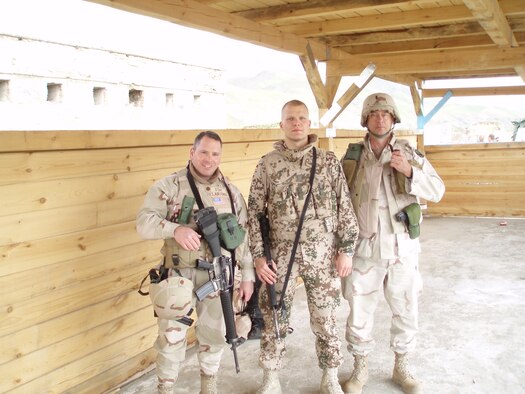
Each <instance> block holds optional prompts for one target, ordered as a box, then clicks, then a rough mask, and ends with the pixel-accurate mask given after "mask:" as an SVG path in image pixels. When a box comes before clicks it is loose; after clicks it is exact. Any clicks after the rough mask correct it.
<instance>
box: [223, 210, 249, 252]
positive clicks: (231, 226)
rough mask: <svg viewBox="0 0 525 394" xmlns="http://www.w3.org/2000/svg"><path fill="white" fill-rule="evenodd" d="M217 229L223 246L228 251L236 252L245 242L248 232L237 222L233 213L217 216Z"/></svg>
mask: <svg viewBox="0 0 525 394" xmlns="http://www.w3.org/2000/svg"><path fill="white" fill-rule="evenodd" d="M217 227H218V229H219V237H220V239H221V245H222V247H223V248H224V249H226V250H234V249H235V248H237V246H239V245H240V244H241V243H242V242H243V241H244V236H245V235H246V230H244V229H243V228H242V227H241V226H240V225H239V223H238V222H237V217H236V216H235V215H234V214H233V213H221V214H219V215H217Z"/></svg>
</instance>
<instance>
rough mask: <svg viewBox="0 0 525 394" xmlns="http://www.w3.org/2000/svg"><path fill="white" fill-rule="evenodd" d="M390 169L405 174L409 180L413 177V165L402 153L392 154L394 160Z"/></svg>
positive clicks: (397, 151)
mask: <svg viewBox="0 0 525 394" xmlns="http://www.w3.org/2000/svg"><path fill="white" fill-rule="evenodd" d="M390 167H392V168H394V169H396V170H397V171H399V172H401V173H402V174H404V175H405V176H406V177H407V178H410V177H412V165H411V164H410V163H409V162H408V160H407V158H406V157H405V155H404V154H403V153H401V151H399V150H395V151H393V152H392V159H391V160H390Z"/></svg>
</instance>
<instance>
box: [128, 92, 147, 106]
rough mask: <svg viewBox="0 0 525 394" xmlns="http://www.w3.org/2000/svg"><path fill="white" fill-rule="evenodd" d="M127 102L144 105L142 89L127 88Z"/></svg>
mask: <svg viewBox="0 0 525 394" xmlns="http://www.w3.org/2000/svg"><path fill="white" fill-rule="evenodd" d="M129 103H130V104H131V105H133V106H134V107H142V106H143V105H144V92H143V91H142V90H137V89H130V90H129Z"/></svg>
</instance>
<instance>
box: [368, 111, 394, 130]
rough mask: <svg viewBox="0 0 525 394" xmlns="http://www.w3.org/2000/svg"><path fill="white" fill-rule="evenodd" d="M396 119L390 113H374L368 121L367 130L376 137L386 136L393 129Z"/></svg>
mask: <svg viewBox="0 0 525 394" xmlns="http://www.w3.org/2000/svg"><path fill="white" fill-rule="evenodd" d="M393 123H394V118H393V117H392V115H391V114H390V112H388V111H372V112H370V115H368V118H367V120H366V126H367V129H368V130H370V131H371V132H372V133H374V134H376V135H386V134H388V133H389V132H390V130H391V129H392V124H393Z"/></svg>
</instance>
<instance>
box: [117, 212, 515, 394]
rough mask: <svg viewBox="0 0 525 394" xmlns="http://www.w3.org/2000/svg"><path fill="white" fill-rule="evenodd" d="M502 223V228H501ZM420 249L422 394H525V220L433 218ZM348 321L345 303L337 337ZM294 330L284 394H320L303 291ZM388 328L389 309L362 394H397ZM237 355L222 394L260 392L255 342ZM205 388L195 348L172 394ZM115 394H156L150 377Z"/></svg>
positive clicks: (228, 364)
mask: <svg viewBox="0 0 525 394" xmlns="http://www.w3.org/2000/svg"><path fill="white" fill-rule="evenodd" d="M503 220H506V222H507V225H506V226H503V225H500V223H501V222H502V221H503ZM421 243H422V249H423V252H422V254H421V259H420V267H421V272H422V276H423V282H424V288H423V294H422V296H421V298H420V332H419V335H418V345H417V350H416V352H415V353H414V354H413V356H412V357H411V365H412V372H413V373H414V375H415V376H416V377H417V378H419V379H420V380H422V381H423V382H424V387H425V392H426V393H427V394H429V393H430V394H441V393H443V394H455V393H461V394H466V393H476V394H477V393H491V394H500V393H505V394H507V393H525V340H524V335H525V328H524V327H525V220H524V219H499V218H497V219H492V218H488V219H487V218H431V217H427V218H425V220H424V222H423V225H422V235H421ZM347 313H348V305H346V304H345V303H343V305H342V307H341V312H340V315H339V316H340V318H339V328H340V336H341V338H344V327H345V319H346V316H347ZM291 326H292V327H293V328H294V330H295V331H294V332H293V334H291V335H289V336H288V338H287V346H288V353H287V359H286V364H285V365H286V366H285V369H284V370H283V371H282V372H281V374H280V376H281V385H282V388H283V393H285V394H292V393H318V390H319V382H320V379H321V371H320V370H319V368H318V366H317V359H316V356H315V351H314V339H313V334H312V333H311V332H310V328H309V325H308V312H307V307H306V299H305V294H304V288H302V287H301V288H300V289H298V292H297V295H296V299H295V304H294V309H293V310H292V320H291ZM389 326H390V313H389V310H388V307H387V305H386V303H385V302H384V300H383V301H382V302H381V303H380V307H379V308H378V310H377V312H376V326H375V333H376V341H377V346H376V349H375V351H374V352H373V353H372V354H371V355H370V357H369V368H370V378H369V382H368V384H367V385H366V386H365V389H364V391H363V393H365V394H387V393H401V390H400V389H399V388H398V387H397V386H395V385H394V384H393V383H392V382H391V380H390V377H391V372H392V366H393V354H392V352H391V351H390V350H389V346H388V343H389V337H388V335H389V334H388V333H389ZM343 343H344V342H343ZM345 349H346V347H345ZM238 353H239V360H240V368H241V372H240V373H239V374H236V373H235V368H234V363H233V356H232V354H231V351H229V350H228V351H227V352H226V353H225V355H224V357H223V360H222V367H221V371H220V375H219V387H220V388H219V392H221V393H225V394H226V393H239V394H244V393H254V392H255V391H256V389H257V388H258V387H259V385H260V384H261V381H262V372H261V370H260V369H259V367H258V366H257V357H258V353H259V343H258V341H253V340H252V341H247V342H245V343H244V344H243V345H242V346H240V347H239V348H238ZM344 355H345V362H344V364H343V366H342V367H341V369H340V370H339V379H340V381H341V382H343V381H345V380H346V379H347V378H348V377H349V376H350V372H351V368H352V366H351V363H352V358H351V356H350V355H349V353H348V352H347V351H346V350H345V351H344ZM199 386H200V384H199V369H198V364H197V358H196V356H195V350H194V349H190V350H189V351H188V354H187V359H186V361H185V363H184V366H183V368H182V370H181V373H180V380H179V382H178V385H177V388H176V390H175V393H192V394H193V393H198V392H199V389H200V387H199ZM116 392H118V393H121V394H138V393H141V394H143V393H144V394H148V393H152V394H153V393H156V377H155V375H154V371H153V370H150V371H149V372H147V373H145V374H144V375H143V376H141V377H139V378H137V379H135V380H133V381H131V382H128V383H127V384H126V385H124V386H123V387H121V388H120V390H118V389H117V390H116Z"/></svg>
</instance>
